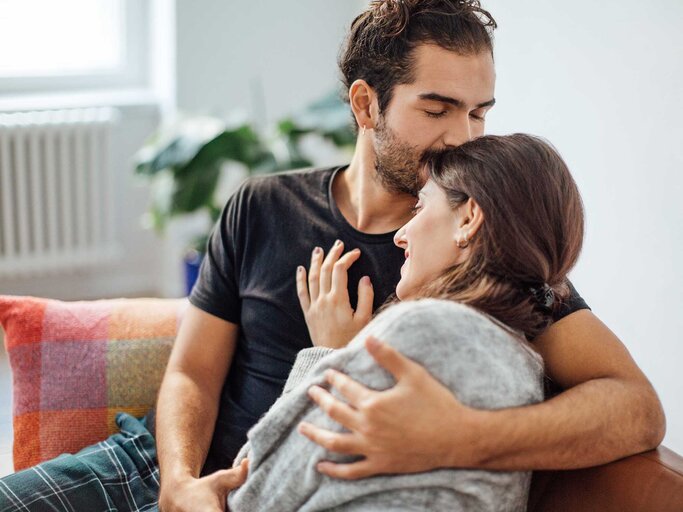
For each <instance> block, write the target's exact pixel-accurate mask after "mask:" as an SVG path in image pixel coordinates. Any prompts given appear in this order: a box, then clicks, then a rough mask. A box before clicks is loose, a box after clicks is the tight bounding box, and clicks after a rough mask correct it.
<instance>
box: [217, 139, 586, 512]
mask: <svg viewBox="0 0 683 512" xmlns="http://www.w3.org/2000/svg"><path fill="white" fill-rule="evenodd" d="M426 161H427V164H426V166H425V169H426V171H427V181H426V184H425V186H424V187H423V188H422V190H421V191H420V196H419V201H418V203H417V206H416V214H415V216H414V217H413V219H412V220H411V221H410V222H408V224H406V225H405V226H404V227H403V228H401V229H400V230H399V231H398V232H397V234H396V236H395V239H394V241H395V243H396V245H398V246H399V247H401V248H403V249H404V250H405V256H406V262H405V264H404V265H403V267H402V269H401V280H400V282H399V284H398V286H397V288H396V300H394V301H392V302H391V303H390V304H388V305H387V306H386V307H385V308H383V310H382V311H381V313H380V314H378V315H376V316H375V318H374V319H373V320H372V321H370V322H369V323H367V320H368V318H369V314H368V308H369V307H370V306H369V304H371V303H372V301H371V300H368V297H365V298H363V297H359V304H358V307H357V309H356V311H354V310H353V309H351V305H350V304H349V300H348V292H347V282H346V270H347V269H348V267H349V266H350V265H351V264H352V263H353V261H355V259H357V258H358V256H359V253H358V252H357V251H355V252H354V251H351V252H349V253H346V254H345V255H343V256H342V251H343V247H342V246H341V244H336V245H335V246H334V247H333V248H332V249H331V251H330V252H329V254H328V255H327V257H326V258H324V259H323V254H322V251H320V250H318V251H315V252H314V254H313V256H312V260H311V267H310V271H309V275H308V286H307V282H306V272H305V270H303V269H301V268H300V269H299V270H298V271H297V288H298V291H299V300H300V302H301V305H302V308H303V309H304V313H305V317H306V322H307V324H308V327H309V331H310V333H311V338H312V340H313V342H314V345H316V346H317V347H318V348H313V349H309V350H307V351H303V352H302V353H301V354H300V356H299V358H298V359H297V364H296V365H295V368H294V370H293V372H292V375H291V376H290V380H289V382H288V384H287V386H286V387H285V393H284V395H283V396H282V397H281V399H280V400H278V402H277V403H276V404H275V405H274V406H273V407H272V409H271V410H270V411H269V412H268V413H267V414H266V416H265V417H264V418H263V419H262V420H261V421H260V422H259V423H258V424H257V425H256V426H255V427H254V428H253V429H252V430H251V431H250V433H249V443H248V445H247V446H246V447H245V449H243V450H242V452H241V453H240V455H239V456H238V458H237V460H236V464H239V463H241V462H242V460H243V459H244V457H245V455H246V454H247V453H248V457H249V465H250V467H249V476H248V478H247V480H246V483H245V484H244V485H243V486H242V487H240V488H239V489H238V490H236V491H234V492H233V493H231V495H230V497H229V500H228V504H229V508H230V510H232V511H233V512H237V511H242V510H270V511H276V510H282V511H287V510H302V511H304V510H306V511H309V510H310V511H312V510H328V509H332V510H430V511H438V510H496V511H502V510H525V508H526V500H527V495H528V488H529V482H530V478H531V473H530V472H494V471H482V470H458V469H440V470H435V471H428V472H422V473H415V474H409V475H386V476H378V477H373V478H367V479H364V480H360V481H339V480H332V479H330V478H329V477H326V476H324V475H322V474H321V473H319V472H318V471H317V470H316V464H317V463H318V462H319V461H321V460H334V461H349V460H353V459H352V458H350V457H349V456H343V455H341V456H340V455H339V454H338V453H343V452H344V448H343V446H340V447H337V448H338V449H335V452H336V453H328V452H326V451H325V450H324V449H323V448H321V447H320V446H318V445H315V444H313V443H311V442H310V441H308V439H306V438H305V437H304V436H302V435H301V434H300V433H299V432H297V425H299V424H300V423H301V422H302V421H304V422H307V423H315V424H317V425H319V426H323V427H325V428H328V429H335V428H336V430H340V429H341V427H340V426H339V425H337V424H336V423H334V422H333V420H331V419H329V418H328V417H327V416H326V415H325V413H323V412H322V411H321V410H320V409H318V408H317V407H314V405H313V404H312V403H311V402H310V401H309V400H308V398H307V390H308V389H309V388H310V387H311V386H314V385H322V384H323V382H324V381H325V378H324V373H325V371H327V370H330V369H336V370H341V371H343V372H345V373H347V374H349V375H350V376H351V377H352V378H354V379H355V380H357V381H359V382H361V383H362V384H364V385H365V386H368V387H371V388H374V389H386V388H388V387H390V386H392V384H393V381H392V378H391V376H390V375H389V374H388V373H387V372H386V371H385V370H383V369H381V368H379V367H377V365H376V364H374V361H373V360H372V358H371V357H370V356H369V355H368V354H367V352H366V350H365V348H364V341H365V339H366V338H367V337H369V336H373V337H377V338H381V339H384V340H386V341H387V342H389V343H391V344H392V346H394V347H395V348H397V349H398V350H400V351H401V352H403V353H404V354H405V355H407V356H408V357H410V358H411V359H414V360H415V361H417V362H418V363H420V364H421V365H423V366H424V367H426V368H427V370H429V371H430V373H432V374H433V375H434V376H435V377H437V378H438V379H439V380H440V381H441V382H442V384H443V385H444V386H445V387H446V388H448V389H449V390H450V391H452V392H453V393H454V394H455V395H456V396H457V397H458V398H459V400H460V401H461V402H463V403H464V404H466V405H467V406H469V407H473V408H477V409H497V408H505V407H514V406H521V405H526V404H530V403H535V402H539V401H541V400H542V398H543V382H542V375H543V368H542V362H541V360H540V357H539V356H538V355H537V354H536V353H535V352H534V351H533V350H532V348H531V346H530V345H529V344H528V343H527V341H526V340H527V339H533V338H535V337H536V336H537V335H538V334H539V333H540V332H541V331H542V330H543V329H544V328H545V327H546V326H547V325H548V323H549V321H550V318H551V315H552V311H553V309H554V308H557V307H559V305H560V303H561V301H562V299H563V298H564V297H566V296H567V295H568V289H567V286H566V284H565V281H566V277H567V272H568V271H569V270H570V269H571V268H572V266H573V265H574V264H575V262H576V260H577V258H578V255H579V253H580V250H581V245H582V239H583V208H582V204H581V199H580V196H579V193H578V190H577V187H576V184H575V183H574V181H573V179H572V177H571V175H570V173H569V171H568V169H567V167H566V165H565V164H564V162H563V161H562V159H561V158H560V156H559V155H558V154H557V153H556V152H555V150H554V149H553V148H552V147H551V146H550V145H549V144H547V143H545V142H543V141H542V140H540V139H538V138H535V137H532V136H528V135H521V134H517V135H511V136H505V137H495V136H488V137H482V138H479V139H476V140H474V141H471V142H468V143H466V144H464V145H462V146H460V147H458V148H456V149H449V150H446V151H442V152H437V153H432V154H429V155H428V156H427V159H426ZM399 301H400V303H398V302H399ZM366 323H367V325H364V324H366ZM349 340H350V342H349V343H348V346H345V347H344V348H341V349H340V350H335V351H332V350H331V349H329V348H328V349H325V348H320V347H342V346H344V345H346V343H347V342H348V341H349ZM322 355H324V356H325V357H322V358H321V356H322ZM311 367H312V368H311ZM308 369H310V371H308V373H306V371H307V370H308ZM359 406H362V404H361V405H359ZM352 413H353V410H352V407H351V406H350V405H349V406H348V409H346V410H340V411H338V414H342V415H344V414H346V415H348V417H351V416H352ZM414 413H415V414H419V411H414Z"/></svg>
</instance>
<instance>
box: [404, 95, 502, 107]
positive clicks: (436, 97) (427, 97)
mask: <svg viewBox="0 0 683 512" xmlns="http://www.w3.org/2000/svg"><path fill="white" fill-rule="evenodd" d="M418 98H420V99H421V100H431V101H440V102H441V103H448V104H450V105H453V106H455V107H462V106H463V102H462V100H458V99H455V98H451V97H450V96H443V95H442V94H438V93H435V92H425V93H422V94H419V95H418ZM495 104H496V98H491V99H490V100H488V101H485V102H483V103H479V104H478V105H477V108H484V107H492V106H493V105H495Z"/></svg>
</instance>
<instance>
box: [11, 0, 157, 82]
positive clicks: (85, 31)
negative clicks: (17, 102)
mask: <svg viewBox="0 0 683 512" xmlns="http://www.w3.org/2000/svg"><path fill="white" fill-rule="evenodd" d="M148 17H149V16H148V2H147V1H145V0H59V1H54V0H0V48H2V49H3V51H1V52H0V92H1V93H14V94H20V93H24V92H46V91H49V92H54V91H59V90H73V89H96V88H105V87H106V88H116V87H143V86H145V85H147V82H148V77H147V73H146V69H147V61H148V46H149V44H148V39H149V37H148V33H149V29H148Z"/></svg>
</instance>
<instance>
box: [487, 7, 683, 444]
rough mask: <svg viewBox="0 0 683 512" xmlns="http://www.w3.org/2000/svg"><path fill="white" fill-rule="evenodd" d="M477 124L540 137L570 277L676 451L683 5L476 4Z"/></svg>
mask: <svg viewBox="0 0 683 512" xmlns="http://www.w3.org/2000/svg"><path fill="white" fill-rule="evenodd" d="M484 6H485V7H486V8H487V9H489V10H490V11H491V13H492V14H493V16H494V17H495V18H496V20H497V21H498V24H499V26H500V28H499V29H498V30H497V31H496V51H495V53H496V63H497V66H496V67H497V77H498V79H497V86H496V97H497V100H498V104H497V106H496V107H495V109H494V110H493V111H492V112H491V113H490V117H489V122H488V126H487V127H488V131H489V132H491V133H509V132H513V131H524V132H530V133H535V134H539V135H543V136H545V137H547V138H548V139H549V140H550V141H551V142H552V143H553V144H555V145H556V146H557V148H558V149H559V150H560V152H561V153H562V154H563V156H564V157H565V159H566V160H567V163H568V164H569V166H570V169H571V170H572V171H573V173H574V176H575V177H576V179H577V181H578V183H579V187H580V189H581V192H582V194H583V199H584V202H585V206H586V213H587V222H588V226H587V235H586V243H585V248H584V251H583V255H582V256H581V260H580V263H579V265H578V267H577V268H576V270H575V272H574V273H573V280H574V282H575V284H576V286H577V288H578V289H579V291H580V292H581V294H582V295H583V296H584V298H585V299H586V300H587V301H588V303H589V304H590V306H592V308H593V311H594V312H595V313H596V314H597V315H598V316H599V317H600V318H601V319H602V320H603V321H604V322H605V323H606V324H607V325H608V326H609V327H610V328H611V329H612V330H613V331H614V332H615V333H616V334H617V335H618V336H619V337H620V338H621V339H622V340H623V342H624V343H625V344H626V346H627V347H628V349H629V350H630V352H631V354H632V355H633V356H634V358H635V359H636V361H637V362H638V364H639V365H640V366H641V368H643V370H644V371H645V373H646V374H647V375H648V377H649V378H650V379H651V381H652V382H653V384H654V385H655V387H656V389H657V391H658V393H659V395H660V397H661V399H662V401H663V403H664V408H665V410H666V413H667V419H668V433H667V437H666V439H665V444H666V445H667V446H669V447H670V448H672V449H674V450H676V451H677V452H679V453H683V405H682V402H681V396H682V395H683V380H682V379H681V377H680V374H681V368H682V366H683V293H682V289H683V271H682V270H681V268H680V265H681V262H683V206H682V203H681V197H682V194H683V131H682V130H681V121H682V120H683V99H682V93H683V31H681V26H683V2H681V1H680V0H650V1H648V2H647V3H645V2H642V1H638V0H608V1H602V2H595V1H591V0H574V1H573V2H556V1H553V2H547V1H546V2H544V1H540V0H535V1H532V0H515V1H514V2H510V1H509V0H488V1H485V2H484Z"/></svg>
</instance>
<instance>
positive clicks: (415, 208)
mask: <svg viewBox="0 0 683 512" xmlns="http://www.w3.org/2000/svg"><path fill="white" fill-rule="evenodd" d="M421 209H422V203H420V201H418V202H417V203H415V206H413V207H412V208H411V209H410V211H411V212H412V213H413V215H417V214H418V213H419V212H420V210H421Z"/></svg>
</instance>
